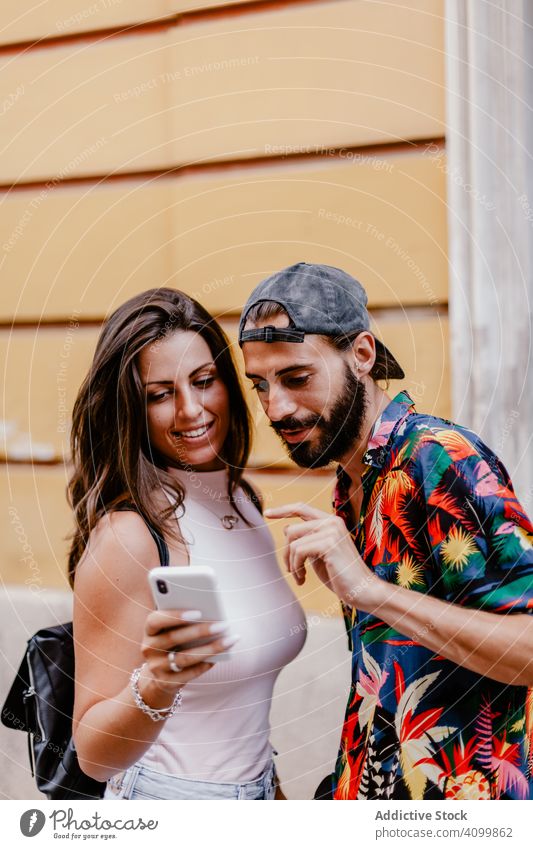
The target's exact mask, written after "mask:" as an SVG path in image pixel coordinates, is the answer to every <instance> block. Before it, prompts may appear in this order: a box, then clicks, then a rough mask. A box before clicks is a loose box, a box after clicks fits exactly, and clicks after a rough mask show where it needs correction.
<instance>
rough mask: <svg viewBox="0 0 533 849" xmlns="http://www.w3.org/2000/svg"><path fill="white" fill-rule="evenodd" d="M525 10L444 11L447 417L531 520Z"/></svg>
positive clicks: (530, 216) (494, 5)
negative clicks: (494, 458) (490, 456)
mask: <svg viewBox="0 0 533 849" xmlns="http://www.w3.org/2000/svg"><path fill="white" fill-rule="evenodd" d="M532 25H533V4H532V3H531V2H530V0H491V2H490V3H489V2H486V0H467V2H465V0H446V63H447V141H446V149H447V157H448V159H447V171H448V222H449V237H448V241H449V258H450V327H451V366H452V397H453V417H454V419H455V421H457V422H459V423H460V424H464V425H467V426H468V427H471V428H472V429H473V430H475V431H477V432H478V433H479V434H480V435H481V436H482V438H483V439H484V440H485V442H486V443H487V444H488V445H489V446H490V447H491V448H492V449H493V450H494V451H495V452H496V453H497V454H498V455H499V456H500V457H501V458H502V460H503V461H504V463H505V465H506V466H507V469H508V471H509V472H510V474H511V477H512V478H513V481H514V484H515V489H516V491H517V494H518V497H519V498H520V499H521V501H522V503H523V505H524V507H525V508H526V511H527V512H528V513H529V514H530V516H531V515H532V514H533V334H532V321H531V318H532V312H533V309H532V303H533V262H532V259H533V257H532V243H533V170H532V154H533V112H532V108H533V26H532Z"/></svg>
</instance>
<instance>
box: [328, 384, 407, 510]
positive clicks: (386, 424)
mask: <svg viewBox="0 0 533 849" xmlns="http://www.w3.org/2000/svg"><path fill="white" fill-rule="evenodd" d="M412 412H415V404H414V401H413V399H412V398H411V396H410V395H409V393H408V392H406V391H405V390H403V391H402V392H398V394H397V395H396V396H395V397H394V398H393V399H392V401H390V403H389V404H387V406H386V407H385V409H384V410H383V412H382V413H381V415H380V416H379V418H377V419H376V421H375V422H374V424H373V426H372V430H371V431H370V438H369V440H368V444H367V446H366V451H365V453H364V455H363V462H364V463H366V465H367V466H374V468H376V469H381V468H382V467H383V466H384V464H385V460H386V459H387V457H388V454H389V450H390V445H389V442H390V441H391V436H392V432H393V430H394V428H395V426H396V425H397V424H398V423H399V422H400V421H401V419H403V418H405V417H406V415H407V414H408V413H412ZM337 480H338V484H339V487H340V490H342V491H343V492H344V490H346V489H347V487H348V486H349V482H350V478H349V477H348V475H347V474H346V472H345V471H344V469H343V468H342V466H338V467H337ZM339 497H340V496H339Z"/></svg>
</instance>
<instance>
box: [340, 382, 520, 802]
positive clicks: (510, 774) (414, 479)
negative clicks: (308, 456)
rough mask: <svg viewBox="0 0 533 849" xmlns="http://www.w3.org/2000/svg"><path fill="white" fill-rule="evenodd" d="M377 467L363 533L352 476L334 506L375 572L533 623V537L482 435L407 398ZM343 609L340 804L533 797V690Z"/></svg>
mask: <svg viewBox="0 0 533 849" xmlns="http://www.w3.org/2000/svg"><path fill="white" fill-rule="evenodd" d="M364 462H365V463H366V464H367V466H368V467H367V469H366V470H365V473H364V474H363V478H362V485H363V503H362V509H361V516H360V519H359V522H358V524H357V526H356V527H354V523H353V516H352V512H351V508H350V505H349V501H348V487H349V483H350V481H349V479H348V478H347V475H346V473H345V472H343V471H342V469H339V470H338V481H337V487H336V490H335V496H334V506H335V511H336V513H337V514H338V515H340V516H342V517H343V518H344V521H345V522H346V524H347V526H348V528H349V529H350V531H351V533H352V535H353V539H354V542H355V545H356V547H357V549H358V551H359V552H360V554H361V556H362V558H363V559H364V561H365V563H366V564H367V566H369V567H370V569H372V570H373V571H374V572H375V573H376V575H379V577H380V578H382V579H383V580H384V581H388V582H389V583H391V584H396V585H399V586H402V587H407V588H408V589H410V590H413V591H414V592H419V593H429V594H430V595H432V596H435V597H437V598H440V599H442V600H443V601H447V602H451V603H453V604H458V605H461V606H462V607H468V608H475V609H479V610H486V611H490V612H493V613H497V614H500V615H506V614H510V615H513V614H517V613H528V612H529V613H531V612H533V526H532V524H531V522H530V521H529V519H528V518H527V516H526V515H525V513H524V510H523V509H522V507H521V506H520V504H519V502H518V500H517V498H516V496H515V493H514V491H513V487H512V483H511V481H510V479H509V476H508V474H507V472H506V470H505V468H504V467H503V465H502V463H501V462H500V460H499V459H498V458H497V457H496V456H495V455H494V454H493V453H492V452H491V451H490V449H489V448H487V446H486V445H484V444H483V442H482V441H481V440H480V438H479V437H478V436H476V435H475V434H474V433H472V432H471V431H469V430H467V429H466V428H463V427H460V426H459V425H456V424H453V423H452V422H449V421H446V420H443V419H439V418H435V417H433V416H430V415H423V414H420V413H417V412H416V411H415V408H414V405H413V402H412V400H411V398H410V397H409V395H408V394H407V393H406V392H401V393H400V394H399V395H397V396H396V397H395V398H394V400H393V401H391V403H390V404H389V405H388V407H387V408H386V409H385V411H384V412H383V414H382V415H381V417H380V418H379V419H378V420H377V422H376V423H375V425H374V427H373V430H372V433H371V437H370V440H369V443H368V446H367V451H366V453H365V455H364ZM344 612H345V618H346V621H347V628H348V632H349V637H350V644H351V648H352V651H353V660H352V685H351V689H350V694H349V699H348V706H347V710H346V718H345V722H344V727H343V731H342V738H341V746H340V751H339V757H338V760H337V766H336V771H335V774H334V788H335V792H334V798H335V799H443V798H445V799H488V798H495V799H533V778H532V772H533V691H532V690H528V689H527V688H526V687H523V686H511V685H505V684H502V683H499V682H498V681H495V680H493V679H491V678H488V677H483V676H481V675H478V674H476V673H475V672H471V671H470V670H468V669H466V668H464V667H461V666H458V665H457V664H455V663H453V662H452V661H450V660H447V659H445V658H443V657H441V656H439V655H437V654H435V653H434V652H433V651H431V650H430V649H427V648H425V647H424V645H422V644H421V643H419V642H417V641H415V640H413V639H409V638H408V637H407V636H406V635H404V634H401V633H399V632H398V631H396V630H395V629H394V628H391V627H390V626H389V625H387V624H386V623H385V622H383V621H382V620H381V619H379V618H378V617H377V616H374V615H372V614H369V613H365V612H363V611H356V610H353V611H352V610H351V609H349V608H345V611H344ZM428 627H430V626H429V625H428ZM420 639H421V641H422V643H423V635H421V636H420Z"/></svg>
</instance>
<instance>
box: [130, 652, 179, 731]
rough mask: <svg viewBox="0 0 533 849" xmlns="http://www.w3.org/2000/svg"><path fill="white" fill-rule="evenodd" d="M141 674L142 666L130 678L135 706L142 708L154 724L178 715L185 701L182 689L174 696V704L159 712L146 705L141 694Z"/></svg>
mask: <svg viewBox="0 0 533 849" xmlns="http://www.w3.org/2000/svg"><path fill="white" fill-rule="evenodd" d="M141 672H142V666H139V667H137V669H134V670H133V672H132V673H131V678H130V686H131V690H132V693H133V698H134V700H135V704H136V705H137V707H138V708H140V710H142V712H143V713H146V714H148V716H149V717H150V719H152V720H153V721H154V722H160V721H161V720H163V719H170V717H171V716H174V714H175V713H177V711H178V708H179V706H180V705H181V702H182V699H183V697H182V695H181V689H180V690H178V692H177V693H176V695H175V696H174V701H173V702H172V704H171V705H170V707H167V708H161V709H160V710H158V709H157V708H152V707H150V705H147V704H146V702H145V701H144V699H143V697H142V696H141V694H140V692H139V678H140V677H141Z"/></svg>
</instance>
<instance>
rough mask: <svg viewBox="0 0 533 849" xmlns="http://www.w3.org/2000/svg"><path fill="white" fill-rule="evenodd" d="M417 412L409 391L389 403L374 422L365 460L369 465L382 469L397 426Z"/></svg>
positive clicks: (399, 393)
mask: <svg viewBox="0 0 533 849" xmlns="http://www.w3.org/2000/svg"><path fill="white" fill-rule="evenodd" d="M412 412H415V404H414V401H413V399H412V398H411V396H410V395H409V393H408V392H406V391H405V390H403V391H402V392H398V394H397V395H396V396H395V397H394V398H393V399H392V401H390V402H389V404H387V406H386V407H385V409H384V410H383V412H382V413H381V415H380V416H379V418H378V419H376V421H375V422H374V425H373V427H372V430H371V431H370V438H369V440H368V445H367V446H366V451H365V453H364V455H363V462H364V463H366V464H367V466H374V467H375V468H378V469H381V468H382V467H383V465H384V463H385V460H386V459H387V456H388V453H389V451H388V449H389V447H390V446H389V442H390V440H391V434H392V432H393V430H394V428H395V426H396V425H397V424H398V423H399V422H400V420H401V419H403V418H405V416H406V415H407V414H408V413H412Z"/></svg>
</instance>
